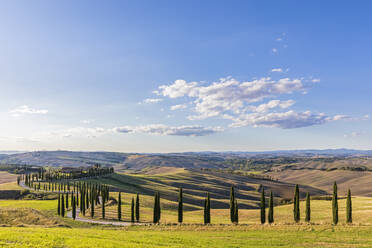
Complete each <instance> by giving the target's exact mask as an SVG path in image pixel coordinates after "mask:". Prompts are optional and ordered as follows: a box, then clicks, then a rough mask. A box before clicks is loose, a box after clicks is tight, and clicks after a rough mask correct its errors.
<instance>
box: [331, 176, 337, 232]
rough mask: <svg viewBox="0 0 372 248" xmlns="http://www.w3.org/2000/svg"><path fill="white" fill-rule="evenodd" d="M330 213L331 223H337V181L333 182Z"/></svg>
mask: <svg viewBox="0 0 372 248" xmlns="http://www.w3.org/2000/svg"><path fill="white" fill-rule="evenodd" d="M332 215H333V224H335V225H337V223H338V202H337V183H336V182H334V184H333V197H332Z"/></svg>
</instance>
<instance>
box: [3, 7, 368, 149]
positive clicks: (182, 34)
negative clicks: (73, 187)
mask: <svg viewBox="0 0 372 248" xmlns="http://www.w3.org/2000/svg"><path fill="white" fill-rule="evenodd" d="M371 5H372V3H369V2H368V1H360V2H358V3H355V2H352V1H337V2H336V1H334V2H332V1H308V2H304V1H301V2H299V1H2V7H1V9H0V99H1V101H0V123H1V128H0V150H55V149H69V150H106V151H123V152H175V151H205V150H214V151H227V150H239V151H262V150H279V149H304V148H315V149H323V148H341V147H345V148H355V149H372V143H371V140H372V135H371V131H372V130H371V120H370V118H369V115H370V114H371V111H370V106H371V103H372V100H371V97H370V94H371V92H372V82H371V78H372V70H371V69H370V68H371V62H370V59H371V57H372V49H370V44H372V33H371V32H370V31H369V29H370V27H371V24H372V17H371V16H370V13H369V12H370V11H369V10H370V9H371V7H372V6H371Z"/></svg>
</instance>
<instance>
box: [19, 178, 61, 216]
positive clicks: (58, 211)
mask: <svg viewBox="0 0 372 248" xmlns="http://www.w3.org/2000/svg"><path fill="white" fill-rule="evenodd" d="M26 178H27V177H26ZM57 213H58V215H61V196H60V195H59V194H58V208H57Z"/></svg>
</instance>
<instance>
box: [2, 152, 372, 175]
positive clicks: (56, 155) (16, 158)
mask: <svg viewBox="0 0 372 248" xmlns="http://www.w3.org/2000/svg"><path fill="white" fill-rule="evenodd" d="M363 156H372V151H359V150H348V149H337V150H298V151H296V150H294V151H269V152H185V153H164V154H159V153H154V154H139V153H119V152H72V151H36V152H25V153H18V152H15V151H13V152H11V153H10V154H9V153H8V154H2V153H1V152H0V164H27V165H38V166H53V167H60V166H69V167H70V166H72V167H78V166H87V165H91V164H95V163H100V164H102V165H104V166H115V167H116V168H117V169H119V170H125V169H135V170H140V169H143V168H146V167H151V166H171V167H181V168H221V167H224V168H225V167H226V166H227V167H228V166H229V165H226V161H230V160H239V159H256V160H260V159H262V158H269V159H268V160H267V161H266V163H268V164H270V163H273V160H272V158H274V159H277V158H278V157H284V158H291V159H292V157H296V158H313V157H341V158H343V157H363ZM274 162H275V161H274ZM280 163H282V164H283V163H284V164H285V163H287V162H286V160H285V159H284V160H283V159H282V160H281V162H280Z"/></svg>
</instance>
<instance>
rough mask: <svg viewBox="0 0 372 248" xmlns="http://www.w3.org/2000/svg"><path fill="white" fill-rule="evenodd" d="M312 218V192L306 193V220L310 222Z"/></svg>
mask: <svg viewBox="0 0 372 248" xmlns="http://www.w3.org/2000/svg"><path fill="white" fill-rule="evenodd" d="M310 219H311V209H310V193H309V192H307V193H306V217H305V221H306V222H310Z"/></svg>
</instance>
